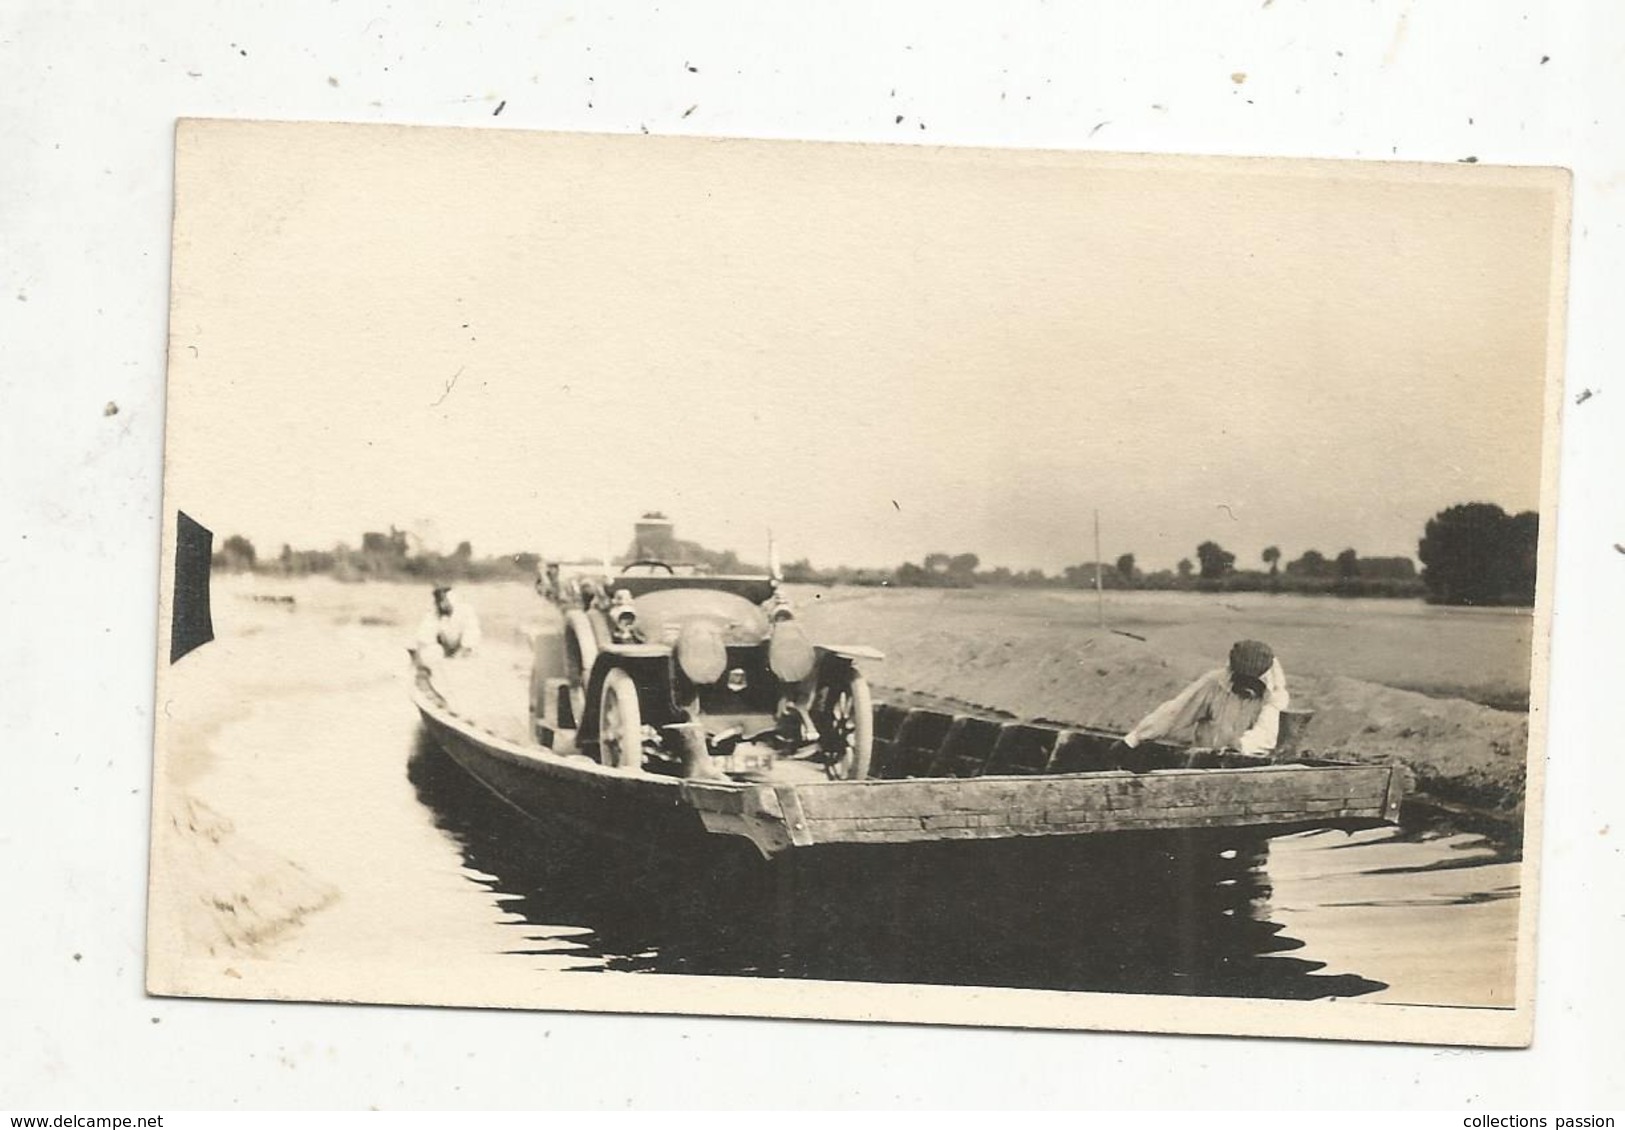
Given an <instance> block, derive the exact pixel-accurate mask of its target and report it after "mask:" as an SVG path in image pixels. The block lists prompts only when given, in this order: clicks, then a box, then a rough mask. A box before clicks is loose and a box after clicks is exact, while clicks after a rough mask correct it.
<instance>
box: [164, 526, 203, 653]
mask: <svg viewBox="0 0 1625 1130" xmlns="http://www.w3.org/2000/svg"><path fill="white" fill-rule="evenodd" d="M213 554H214V532H213V531H212V530H210V529H209V528H208V527H207V526H202V525H199V524H198V523H197V522H194V521H193V520H192V519H191V517H190V516H188V515H187V513H186V512H185V511H184V510H177V511H175V596H174V600H173V602H172V606H171V608H172V614H171V618H170V624H169V661H170V662H171V663H173V662H175V661H176V660H177V659H179V658H180V657H181V656H183V655H185V654H186V653H187V652H189V651H192V650H194V649H196V648H200V647H202V646H203V645H204V644H206V643H208V642H209V641H210V640H212V639H214V621H213V620H212V619H210V617H209V559H210V557H211V556H213Z"/></svg>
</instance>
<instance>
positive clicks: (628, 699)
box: [598, 668, 643, 769]
mask: <svg viewBox="0 0 1625 1130" xmlns="http://www.w3.org/2000/svg"><path fill="white" fill-rule="evenodd" d="M598 760H599V761H600V762H602V763H603V764H605V765H608V766H610V767H611V768H615V769H642V768H643V711H642V709H641V708H640V707H639V706H638V688H637V684H636V683H634V682H633V681H632V676H630V675H628V674H627V673H626V672H625V671H622V670H620V669H619V668H616V669H615V670H613V671H611V672H610V673H609V674H608V675H607V676H606V677H605V679H604V693H603V698H602V700H601V701H600V702H599V705H598Z"/></svg>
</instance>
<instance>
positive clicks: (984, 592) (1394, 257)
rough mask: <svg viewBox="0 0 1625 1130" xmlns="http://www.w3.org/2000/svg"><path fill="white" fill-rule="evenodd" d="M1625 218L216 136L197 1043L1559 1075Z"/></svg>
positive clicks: (161, 765) (1401, 167) (1203, 182)
mask: <svg viewBox="0 0 1625 1130" xmlns="http://www.w3.org/2000/svg"><path fill="white" fill-rule="evenodd" d="M1569 209H1570V186H1569V179H1568V176H1567V174H1566V173H1565V172H1563V171H1562V170H1558V169H1550V168H1535V167H1521V168H1514V167H1498V166H1493V165H1489V164H1477V163H1471V164H1467V163H1463V164H1424V163H1401V162H1378V161H1362V162H1355V161H1317V160H1288V159H1240V158H1220V157H1171V156H1146V155H1129V154H1111V153H1100V152H1088V153H1085V152H1069V151H1062V150H1039V149H980V148H969V147H952V146H925V145H919V146H895V145H874V144H864V145H859V144H833V143H813V142H787V141H765V140H763V141H750V140H724V139H708V138H678V137H654V136H640V135H635V134H633V135H622V136H602V135H592V134H566V133H542V132H525V131H519V130H502V129H479V130H460V129H435V128H413V127H399V126H367V125H336V124H335V125H324V124H308V123H306V124H295V123H276V122H248V121H223V120H186V121H182V122H181V123H179V126H178V128H177V132H176V137H175V214H174V232H173V237H174V245H173V265H172V274H171V308H170V326H169V333H170V337H169V353H168V378H167V405H166V409H165V412H166V415H165V436H164V491H163V510H162V524H163V528H164V554H163V564H162V568H161V585H162V592H161V596H160V602H159V608H158V610H157V615H158V638H159V656H158V685H157V694H156V708H155V712H154V717H155V722H156V743H155V744H156V748H155V766H154V777H153V795H152V806H153V807H152V813H153V819H152V843H151V864H150V893H149V905H148V922H147V928H148V951H147V955H146V963H147V985H148V988H149V991H150V992H152V993H154V994H157V995H160V996H180V997H212V998H230V999H243V1000H272V999H275V1000H304V1001H346V1002H375V1003H392V1004H408V1005H439V1006H476V1007H488V1008H513V1009H538V1010H571V1011H580V1010H586V1011H606V1012H623V1013H625V1012H656V1013H680V1014H699V1015H751V1016H772V1017H807V1018H814V1019H830V1020H865V1021H886V1022H912V1023H932V1024H951V1025H986V1026H1001V1027H1033V1028H1055V1029H1106V1030H1116V1031H1150V1032H1196V1033H1225V1034H1238V1035H1264V1036H1292V1037H1307V1038H1325V1039H1360V1040H1375V1041H1402V1042H1415V1043H1439V1044H1469V1045H1508V1046H1519V1045H1524V1044H1527V1043H1528V1042H1529V1039H1530V1035H1531V1031H1532V1017H1533V1008H1534V1004H1535V993H1534V978H1533V959H1534V952H1535V944H1536V938H1535V922H1536V915H1537V911H1538V904H1539V898H1538V896H1539V882H1538V880H1539V851H1538V848H1539V843H1540V831H1541V820H1542V811H1541V785H1542V766H1543V755H1544V748H1545V727H1546V712H1545V707H1546V698H1547V656H1548V650H1549V641H1550V630H1551V601H1552V565H1553V560H1554V557H1553V554H1554V552H1555V543H1554V542H1553V540H1552V539H1553V534H1554V531H1555V524H1556V521H1557V513H1556V507H1555V499H1556V469H1557V440H1558V431H1557V428H1558V415H1559V413H1558V406H1559V404H1560V401H1561V376H1562V374H1561V358H1562V355H1563V333H1564V301H1565V287H1566V267H1567V250H1566V249H1567V245H1568V231H1569Z"/></svg>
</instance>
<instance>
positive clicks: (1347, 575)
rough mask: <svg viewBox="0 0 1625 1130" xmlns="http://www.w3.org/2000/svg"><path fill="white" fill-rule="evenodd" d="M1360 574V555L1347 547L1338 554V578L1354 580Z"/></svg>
mask: <svg viewBox="0 0 1625 1130" xmlns="http://www.w3.org/2000/svg"><path fill="white" fill-rule="evenodd" d="M1359 575H1360V555H1359V554H1358V553H1356V552H1354V550H1352V549H1345V550H1344V551H1343V552H1342V553H1339V554H1338V555H1337V577H1338V580H1342V581H1352V580H1353V579H1354V578H1355V577H1357V576H1359Z"/></svg>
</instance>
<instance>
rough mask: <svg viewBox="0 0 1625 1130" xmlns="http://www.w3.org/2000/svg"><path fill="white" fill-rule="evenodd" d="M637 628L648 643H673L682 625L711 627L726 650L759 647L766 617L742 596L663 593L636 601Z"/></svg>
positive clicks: (706, 591)
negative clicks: (696, 623)
mask: <svg viewBox="0 0 1625 1130" xmlns="http://www.w3.org/2000/svg"><path fill="white" fill-rule="evenodd" d="M636 607H637V610H638V625H639V626H640V627H641V628H642V629H643V636H644V639H646V640H648V641H649V642H650V643H658V644H665V645H666V646H668V647H671V646H674V645H675V644H676V643H677V637H678V634H679V633H680V632H682V630H683V627H684V625H686V624H688V623H690V622H692V621H695V620H705V621H709V622H710V623H712V624H715V625H716V627H717V630H718V631H720V632H721V633H722V639H723V642H724V643H726V644H728V645H729V646H734V647H738V646H746V645H750V644H759V643H761V642H762V641H763V640H765V639H767V636H768V622H767V613H765V612H763V611H762V609H761V608H760V607H759V606H758V605H755V604H752V603H751V602H750V601H748V600H746V599H745V598H744V597H742V596H735V595H734V594H733V593H728V592H718V591H717V590H715V589H665V590H661V591H657V592H650V593H644V594H643V595H642V596H640V597H638V598H637V601H636Z"/></svg>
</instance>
